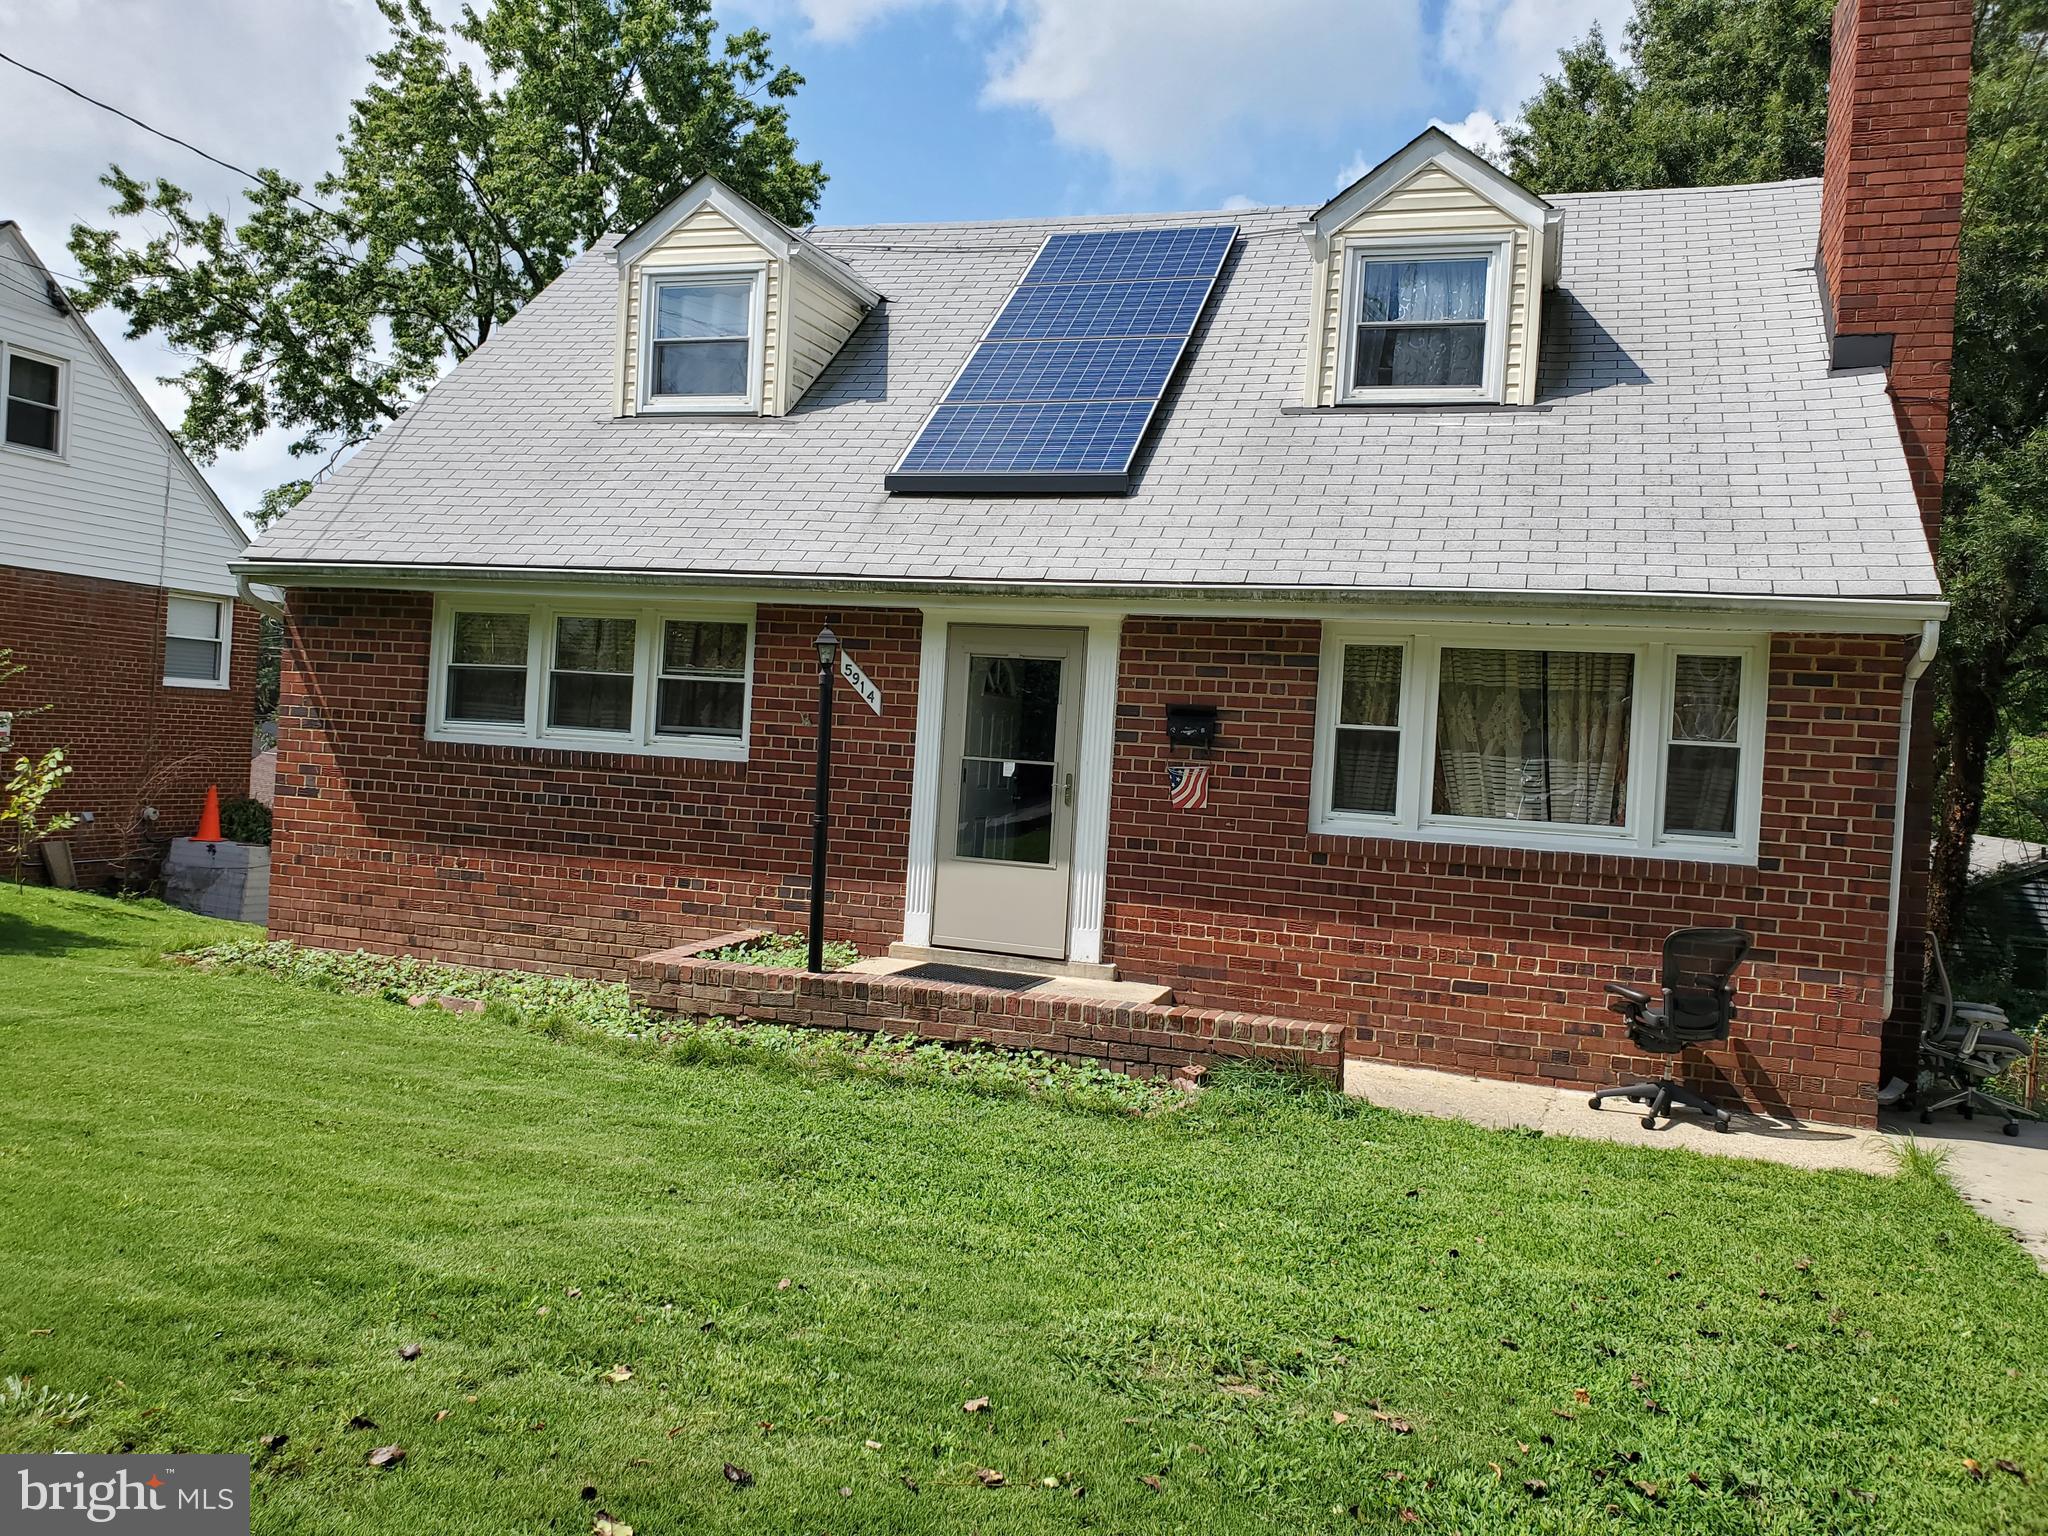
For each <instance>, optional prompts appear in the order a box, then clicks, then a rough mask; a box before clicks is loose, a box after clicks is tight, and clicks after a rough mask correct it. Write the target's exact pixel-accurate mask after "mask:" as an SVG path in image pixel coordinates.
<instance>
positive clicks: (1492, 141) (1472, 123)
mask: <svg viewBox="0 0 2048 1536" xmlns="http://www.w3.org/2000/svg"><path fill="white" fill-rule="evenodd" d="M1429 126H1430V127H1432V128H1441V129H1443V131H1444V132H1445V133H1448V134H1449V135H1450V136H1451V137H1452V138H1454V139H1456V140H1457V141H1458V142H1459V143H1460V144H1462V145H1464V146H1465V147H1466V148H1467V149H1469V150H1471V151H1472V153H1473V154H1475V155H1478V156H1480V157H1481V158H1482V159H1486V160H1491V161H1493V162H1495V163H1496V164H1498V163H1499V162H1500V161H1501V159H1502V158H1503V157H1505V155H1506V154H1507V145H1506V144H1505V143H1503V142H1502V139H1501V127H1502V123H1501V120H1500V119H1499V118H1497V117H1495V116H1494V115H1493V114H1492V113H1491V112H1489V111H1487V110H1486V109H1485V108H1484V107H1474V108H1473V109H1472V110H1471V111H1470V112H1467V113H1466V114H1465V118H1464V121H1462V122H1456V123H1447V122H1445V121H1444V120H1443V119H1442V118H1440V117H1432V118H1431V119H1430V120H1429Z"/></svg>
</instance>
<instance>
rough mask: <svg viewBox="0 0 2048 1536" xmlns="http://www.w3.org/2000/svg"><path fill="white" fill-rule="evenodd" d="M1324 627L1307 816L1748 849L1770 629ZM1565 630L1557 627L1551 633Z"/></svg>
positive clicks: (1752, 840) (1440, 832)
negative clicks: (1731, 635)
mask: <svg viewBox="0 0 2048 1536" xmlns="http://www.w3.org/2000/svg"><path fill="white" fill-rule="evenodd" d="M1378 629H1379V626H1369V625H1355V626H1335V625H1333V626H1330V627H1329V628H1328V630H1327V631H1326V633H1325V636H1324V643H1323V656H1322V681H1321V688H1320V691H1319V698H1318V704H1317V722H1318V723H1317V737H1316V751H1315V757H1314V759H1313V776H1314V789H1313V794H1314V800H1313V811H1312V816H1311V822H1312V825H1313V826H1314V827H1315V828H1316V829H1317V830H1321V831H1326V832H1338V833H1343V832H1352V833H1357V834H1360V835H1373V836H1388V835H1391V836H1395V837H1404V836H1405V837H1413V838H1416V839H1419V840H1423V841H1432V842H1453V843H1458V842H1462V843H1476V844H1491V845H1496V846H1519V847H1531V848H1557V849H1574V848H1578V849H1585V850H1588V851H1594V852H1600V851H1605V852H1624V853H1625V852H1636V853H1647V852H1654V851H1656V850H1658V849H1661V848H1666V847H1669V848H1670V849H1671V850H1672V856H1673V857H1685V858H1700V857H1704V858H1712V859H1722V860H1746V859H1749V858H1752V857H1754V855H1755V851H1756V840H1757V827H1758V818H1757V806H1758V803H1759V801H1760V799H1761V785H1760V783H1759V782H1758V781H1759V777H1760V773H1761V768H1762V763H1761V757H1762V754H1761V752H1760V751H1759V749H1758V747H1757V745H1756V743H1757V740H1758V738H1759V734H1760V732H1761V730H1762V719H1763V711H1762V708H1761V706H1762V703H1763V700H1762V698H1761V695H1760V691H1759V690H1758V689H1757V688H1756V687H1755V686H1753V684H1752V683H1751V679H1753V678H1755V677H1757V676H1759V675H1760V674H1759V670H1758V669H1759V668H1760V667H1761V665H1762V657H1763V654H1764V649H1765V643H1764V641H1763V640H1762V639H1761V638H1758V639H1756V640H1749V639H1741V640H1738V641H1736V642H1734V643H1723V642H1719V641H1717V642H1715V643H1713V644H1710V645H1691V644H1686V643H1684V641H1683V640H1682V639H1681V640H1670V639H1665V638H1663V637H1661V636H1659V635H1657V634H1655V633H1654V632H1651V633H1647V634H1645V636H1644V637H1643V638H1641V639H1639V640H1636V639H1631V640H1629V641H1628V642H1626V643H1614V642H1612V641H1609V642H1608V643H1604V644H1603V643H1598V641H1597V639H1595V640H1594V643H1579V644H1573V643H1569V641H1570V639H1571V637H1570V636H1569V635H1568V634H1564V633H1560V632H1559V631H1558V630H1556V629H1550V628H1545V629H1540V630H1539V629H1533V628H1526V627H1524V628H1522V631H1521V632H1522V634H1523V635H1524V636H1526V639H1525V641H1524V643H1522V644H1516V643H1514V642H1513V640H1512V639H1511V638H1509V637H1510V636H1513V635H1514V634H1515V633H1516V626H1511V625H1494V626H1488V627H1486V628H1485V629H1481V628H1478V627H1473V626H1467V627H1465V628H1462V629H1460V628H1453V627H1446V628H1445V629H1443V630H1442V631H1440V632H1437V633H1430V632H1427V631H1424V632H1421V633H1413V632H1410V633H1381V632H1376V631H1377V630H1378ZM1560 641H1566V642H1567V643H1559V642H1560Z"/></svg>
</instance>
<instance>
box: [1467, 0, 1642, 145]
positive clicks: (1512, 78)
mask: <svg viewBox="0 0 2048 1536" xmlns="http://www.w3.org/2000/svg"><path fill="white" fill-rule="evenodd" d="M1634 9H1635V6H1634V4H1633V0H1449V3H1448V4H1447V5H1446V6H1445V8H1444V15H1443V23H1442V28H1441V31H1440V32H1439V34H1438V56H1439V58H1440V59H1441V61H1442V62H1443V64H1444V66H1445V67H1446V68H1447V69H1449V70H1450V71H1451V72H1452V73H1454V74H1456V75H1458V76H1460V77H1461V78H1462V79H1464V80H1465V81H1466V82H1467V83H1468V85H1470V87H1471V89H1472V92H1473V96H1474V97H1475V98H1476V101H1477V104H1478V106H1479V108H1480V109H1481V112H1483V113H1485V114H1490V115H1491V116H1493V117H1495V118H1497V119H1499V120H1501V121H1506V120H1508V119H1510V118H1513V117H1514V116H1515V115H1516V114H1517V113H1519V112H1520V110H1521V107H1522V103H1523V102H1524V101H1526V100H1528V99H1529V97H1530V96H1532V95H1534V94H1535V92H1536V88H1537V87H1538V86H1540V85H1541V84H1542V83H1543V77H1544V76H1545V75H1546V74H1550V73H1553V72H1555V70H1556V69H1557V55H1558V50H1559V49H1561V48H1564V47H1567V46H1569V45H1570V44H1572V43H1575V42H1577V41H1578V40H1579V39H1580V38H1582V37H1584V36H1585V35H1586V33H1587V32H1588V31H1589V30H1591V28H1592V26H1593V24H1594V23H1595V22H1598V23H1599V25H1600V28H1601V30H1602V31H1603V32H1604V33H1605V34H1606V38H1607V46H1608V48H1609V50H1610V51H1613V52H1616V53H1617V54H1618V53H1619V51H1620V45H1621V42H1622V35H1623V29H1624V28H1625V27H1626V25H1627V23H1628V18H1629V16H1630V14H1631V13H1632V12H1633V11H1634ZM1475 115H1478V114H1475ZM1466 121H1467V122H1468V123H1469V122H1470V121H1471V119H1470V118H1467V119H1466Z"/></svg>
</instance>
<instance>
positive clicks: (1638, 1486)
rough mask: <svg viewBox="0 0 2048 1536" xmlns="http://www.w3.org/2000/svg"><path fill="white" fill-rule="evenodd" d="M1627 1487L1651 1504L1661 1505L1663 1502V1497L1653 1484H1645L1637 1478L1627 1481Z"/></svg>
mask: <svg viewBox="0 0 2048 1536" xmlns="http://www.w3.org/2000/svg"><path fill="white" fill-rule="evenodd" d="M1628 1485H1629V1487H1631V1488H1633V1489H1635V1491H1636V1492H1637V1493H1640V1494H1641V1495H1642V1496H1643V1497H1644V1498H1646V1499H1648V1500H1649V1501H1650V1502H1651V1503H1652V1504H1662V1503H1663V1502H1664V1495H1663V1493H1662V1492H1661V1491H1660V1490H1659V1489H1658V1487H1657V1485H1656V1484H1655V1483H1646V1482H1644V1481H1643V1480H1642V1479H1641V1478H1639V1477H1632V1478H1630V1479H1629V1480H1628Z"/></svg>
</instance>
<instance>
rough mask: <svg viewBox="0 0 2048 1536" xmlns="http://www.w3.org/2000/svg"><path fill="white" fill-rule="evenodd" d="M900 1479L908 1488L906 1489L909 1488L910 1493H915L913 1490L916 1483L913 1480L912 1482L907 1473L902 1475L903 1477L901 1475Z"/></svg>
mask: <svg viewBox="0 0 2048 1536" xmlns="http://www.w3.org/2000/svg"><path fill="white" fill-rule="evenodd" d="M902 1481H903V1486H904V1487H906V1488H908V1489H909V1490H910V1491H911V1492H912V1493H915V1492H917V1484H916V1483H915V1482H913V1481H912V1480H911V1478H910V1477H909V1475H908V1474H905V1475H904V1477H903V1480H902Z"/></svg>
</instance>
